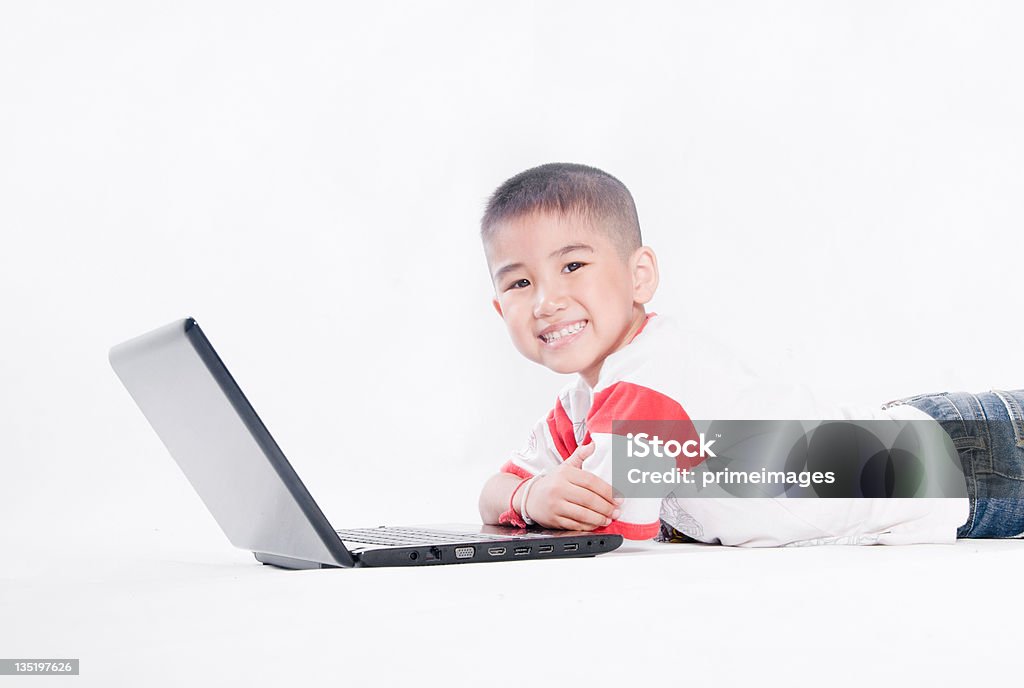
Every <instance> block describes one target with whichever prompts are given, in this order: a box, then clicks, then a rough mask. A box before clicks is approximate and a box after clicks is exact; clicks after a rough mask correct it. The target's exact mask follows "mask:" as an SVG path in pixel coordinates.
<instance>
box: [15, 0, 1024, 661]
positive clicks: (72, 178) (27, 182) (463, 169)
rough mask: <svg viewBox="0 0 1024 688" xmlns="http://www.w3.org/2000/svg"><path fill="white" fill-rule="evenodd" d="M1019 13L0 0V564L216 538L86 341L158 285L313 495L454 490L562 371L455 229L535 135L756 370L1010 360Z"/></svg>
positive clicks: (172, 315)
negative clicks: (502, 315) (622, 206)
mask: <svg viewBox="0 0 1024 688" xmlns="http://www.w3.org/2000/svg"><path fill="white" fill-rule="evenodd" d="M1022 30H1024V10H1022V8H1021V7H1020V6H1019V5H1018V4H1015V3H996V2H988V3H983V4H982V3H967V2H963V3H949V2H920V3H916V2H899V3H891V2H856V3H853V2H850V3H819V2H807V3H800V2H789V3H758V2H692V3H685V4H682V3H645V4H643V5H642V6H632V5H631V6H628V7H627V5H625V4H623V3H595V2H586V3H582V2H581V3H557V4H553V5H552V4H548V3H505V4H502V5H500V6H497V5H484V4H482V3H471V2H465V3H436V2H432V3H388V4H386V5H379V4H373V3H358V4H357V3H351V4H341V3H333V2H325V3H252V2H238V3H228V2H217V3H207V2H173V3H172V2H164V3H152V2H151V3H137V2H121V3H114V2H103V3H76V2H47V3H8V4H5V5H4V6H3V8H2V9H0V232H2V237H3V242H2V245H0V305H2V310H3V313H2V315H3V317H2V325H0V327H2V335H3V336H2V339H0V341H2V342H3V344H2V347H3V355H2V357H0V430H2V433H0V439H2V444H0V452H2V453H0V457H2V458H0V461H2V464H0V470H2V473H0V529H2V531H3V532H2V536H3V538H4V542H5V543H6V545H5V547H4V549H3V551H2V552H0V560H2V564H3V568H4V574H0V577H2V575H8V576H17V575H19V574H20V575H23V576H31V575H35V574H36V573H37V572H38V571H39V570H41V569H43V568H45V567H46V566H48V564H46V563H45V562H44V563H40V562H38V561H36V560H34V558H33V557H31V556H29V555H28V554H27V553H28V551H29V549H27V547H28V543H29V542H33V543H36V544H37V545H38V543H40V542H43V543H46V544H45V547H46V548H48V549H51V550H52V551H53V552H55V553H59V552H60V551H62V549H63V548H64V547H66V546H67V545H68V544H74V545H77V546H78V547H79V548H80V549H84V548H89V547H92V546H93V544H94V543H95V542H97V541H98V540H102V541H104V542H108V543H112V546H116V544H117V542H118V537H120V536H119V535H118V534H119V533H128V534H133V536H138V537H143V540H142V541H145V536H146V534H151V535H152V537H153V538H159V537H167V536H171V540H170V541H171V542H179V541H180V542H192V543H195V547H197V548H199V547H201V548H204V549H203V550H197V551H209V552H215V551H220V550H221V549H223V548H226V547H227V543H226V541H225V540H224V538H223V536H222V535H221V533H220V532H219V531H218V530H217V528H216V525H215V524H214V522H213V521H212V519H211V518H210V517H209V515H208V514H207V513H206V512H205V510H204V509H203V507H202V504H201V503H200V501H199V500H198V498H197V497H196V496H195V495H194V493H193V492H192V491H191V488H190V487H189V485H188V483H187V482H186V480H185V479H184V477H183V476H182V475H181V474H180V472H179V471H178V469H177V467H176V466H175V465H174V463H173V462H172V461H171V459H170V457H169V456H168V455H167V454H166V452H165V451H164V449H163V447H162V446H161V445H160V443H159V441H158V440H157V438H156V437H155V435H154V434H153V432H152V430H151V429H150V428H149V427H148V425H147V424H146V423H145V421H144V419H143V418H142V415H141V414H140V413H139V412H138V410H137V409H136V408H135V407H134V405H133V403H132V402H131V400H130V398H129V397H128V395H127V393H126V392H125V391H124V390H123V388H121V386H120V383H119V382H118V381H117V379H116V377H115V376H114V374H113V372H112V371H111V370H110V368H109V365H108V363H107V360H106V354H107V350H108V349H109V347H110V346H111V345H113V344H115V343H117V342H120V341H122V340H124V339H127V338H129V337H131V336H134V335H136V334H139V333H141V332H143V331H146V330H149V329H152V328H154V327H156V326H159V325H162V324H165V323H167V322H170V321H171V320H174V319H177V318H181V317H185V316H186V315H192V316H195V317H196V318H197V319H198V320H199V322H200V323H201V324H202V325H203V327H204V329H205V330H206V332H207V334H208V335H209V336H210V338H211V339H212V341H213V342H214V344H215V346H217V348H218V350H219V351H220V353H221V355H222V356H223V357H224V359H225V360H226V362H227V364H228V366H229V367H230V368H231V370H232V372H233V373H234V375H235V377H236V379H237V380H238V381H239V383H240V384H241V386H242V388H243V389H244V390H245V392H246V393H247V394H248V396H249V398H250V400H251V401H252V402H253V404H254V405H255V407H256V408H257V410H258V411H259V412H260V413H261V415H262V416H263V419H264V421H265V422H266V423H267V425H268V426H269V428H270V430H271V432H272V433H273V434H274V436H275V438H276V439H277V441H278V443H279V444H280V445H281V446H282V448H283V449H284V451H285V453H286V454H287V455H288V456H289V458H290V459H291V461H292V462H293V464H294V465H295V466H296V468H297V470H298V471H299V473H300V475H301V476H302V477H303V479H304V480H305V482H306V484H307V486H309V487H310V489H311V491H312V493H313V495H314V496H315V497H316V499H317V500H318V502H319V503H320V504H321V506H322V508H323V509H324V511H325V512H326V513H327V515H328V517H329V518H330V519H331V520H332V521H333V522H334V523H335V524H336V525H338V526H359V525H374V524H376V523H379V522H385V521H386V522H398V521H411V522H423V521H431V520H436V521H453V520H462V521H465V520H474V519H476V517H477V516H476V497H477V493H478V490H479V487H480V485H481V484H482V482H483V481H484V480H485V479H486V477H487V476H488V475H489V474H490V473H491V472H493V471H494V470H495V469H496V468H497V466H498V465H500V464H501V463H502V462H503V461H504V460H505V458H506V455H507V453H508V452H509V450H511V449H513V448H515V447H517V446H518V445H519V443H520V442H521V441H522V439H523V437H524V436H525V432H526V430H527V429H528V427H529V426H530V424H531V423H532V422H533V421H534V420H536V418H537V417H538V416H539V415H540V414H542V413H544V412H545V411H546V410H547V408H548V407H549V406H550V404H551V403H552V401H553V399H554V394H555V392H556V390H557V389H558V387H559V386H560V385H561V384H563V383H564V380H563V379H561V378H559V377H558V376H556V375H554V374H553V373H550V372H548V371H545V370H543V369H540V368H537V367H536V366H534V365H533V364H530V363H528V362H527V361H525V360H523V359H521V358H520V357H519V356H518V354H517V353H516V352H515V350H514V349H513V348H512V346H511V344H510V343H509V342H508V339H507V336H506V334H505V332H504V329H503V325H502V324H501V322H500V320H499V319H498V317H497V316H496V315H495V314H494V312H493V311H492V309H491V306H490V303H489V301H490V297H491V291H490V282H489V279H488V275H487V271H486V268H485V264H484V260H483V254H482V250H481V247H480V245H479V240H478V237H477V231H478V227H477V222H478V218H479V216H480V214H481V212H482V209H483V204H484V202H485V199H486V197H487V195H488V194H489V193H490V192H491V191H492V190H493V188H494V187H495V186H497V185H498V184H499V183H500V182H501V181H503V180H504V179H505V178H507V177H509V176H511V175H512V174H515V173H516V172H519V171H521V170H523V169H525V168H527V167H531V166H534V165H537V164H540V163H544V162H550V161H573V162H582V163H587V164H591V165H596V166H598V167H601V168H603V169H606V170H607V171H609V172H611V173H612V174H614V175H616V176H617V177H619V178H620V179H621V180H622V181H623V182H625V183H626V185H627V186H628V187H629V188H630V189H631V190H632V192H633V194H634V196H635V198H636V202H637V205H638V208H639V214H640V220H641V226H642V228H643V231H644V238H645V242H646V243H648V244H650V245H651V246H653V247H654V248H655V250H656V251H657V252H658V255H659V258H660V262H661V268H662V284H661V288H660V290H659V293H658V295H657V297H656V299H655V302H654V303H653V304H652V305H653V309H654V310H656V311H658V312H660V313H666V314H672V315H674V316H676V317H679V318H681V319H684V320H688V321H690V322H691V324H694V325H699V326H702V327H706V328H708V329H709V330H711V331H712V332H714V333H715V335H716V336H717V337H719V338H720V339H723V340H725V341H728V342H729V343H730V344H731V345H732V346H733V348H734V349H735V350H736V351H737V352H738V353H739V354H740V355H741V356H742V357H743V358H744V359H746V360H747V361H748V362H749V363H750V364H751V365H752V366H754V367H755V368H758V367H764V368H765V369H773V370H775V371H779V372H781V373H782V374H785V375H788V376H789V377H791V378H793V379H794V380H796V381H801V382H805V383H809V384H811V385H813V386H814V387H815V388H816V389H817V390H818V391H819V392H820V393H821V394H823V395H825V396H829V397H831V398H834V399H835V400H836V401H841V402H850V403H879V402H882V401H885V400H887V399H890V398H894V397H898V396H906V395H909V394H913V393H918V392H927V391H942V390H954V389H962V390H966V391H980V390H984V389H989V388H993V387H994V388H1020V387H1024V366H1022V364H1021V355H1020V351H1021V347H1020V343H1021V339H1022V336H1021V335H1022V334H1024V321H1022V319H1021V317H1020V308H1021V298H1020V284H1021V283H1020V268H1019V263H1020V257H1021V249H1022V248H1024V240H1022V239H1021V235H1020V228H1021V226H1022V224H1024V222H1022V221H1024V204H1022V202H1021V188H1022V182H1024V167H1022V165H1021V159H1022V154H1024V125H1022V122H1024V91H1022V90H1021V88H1020V84H1021V65H1024V43H1022V42H1021V40H1020V36H1021V35H1022ZM684 403H685V402H684ZM179 537H180V540H178V539H175V538H179ZM21 547H26V549H19V548H21ZM174 552H175V550H173V549H172V550H171V554H170V555H169V556H171V557H172V558H173V557H174V556H176V555H175V554H174ZM233 555H237V558H236V559H235V560H234V561H238V562H239V563H240V565H248V564H247V563H246V557H247V556H248V555H246V554H244V553H233ZM55 556H56V555H55ZM0 654H3V653H2V652H0Z"/></svg>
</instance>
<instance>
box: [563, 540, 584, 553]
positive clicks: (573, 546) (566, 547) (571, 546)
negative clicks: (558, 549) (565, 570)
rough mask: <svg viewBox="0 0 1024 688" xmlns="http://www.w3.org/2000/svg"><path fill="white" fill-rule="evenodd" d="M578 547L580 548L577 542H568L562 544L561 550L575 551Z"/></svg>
mask: <svg viewBox="0 0 1024 688" xmlns="http://www.w3.org/2000/svg"><path fill="white" fill-rule="evenodd" d="M579 548H580V546H579V544H577V543H575V542H570V543H569V544H568V545H562V551H563V552H575V551H576V550H578V549H579Z"/></svg>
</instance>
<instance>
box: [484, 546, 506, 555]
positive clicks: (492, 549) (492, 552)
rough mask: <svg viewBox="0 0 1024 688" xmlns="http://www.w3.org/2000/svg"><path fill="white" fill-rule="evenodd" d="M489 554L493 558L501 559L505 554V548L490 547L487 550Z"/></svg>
mask: <svg viewBox="0 0 1024 688" xmlns="http://www.w3.org/2000/svg"><path fill="white" fill-rule="evenodd" d="M487 553H488V554H490V555H491V556H492V557H500V556H501V555H502V554H504V553H505V548H504V547H490V548H488V549H487Z"/></svg>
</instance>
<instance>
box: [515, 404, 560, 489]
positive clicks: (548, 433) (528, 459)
mask: <svg viewBox="0 0 1024 688" xmlns="http://www.w3.org/2000/svg"><path fill="white" fill-rule="evenodd" d="M560 409H561V406H560V403H558V402H556V405H555V408H554V409H553V410H552V411H551V412H549V413H548V414H547V415H546V416H544V417H543V418H541V419H540V420H538V421H537V422H536V423H535V424H534V426H533V428H532V429H531V430H530V434H529V436H528V437H527V438H526V442H525V443H524V444H523V446H522V448H520V449H519V450H518V451H515V452H512V456H511V457H509V459H508V461H506V462H505V463H504V464H502V466H501V468H500V469H499V470H500V472H502V473H511V474H513V475H518V476H519V477H520V478H532V477H533V476H535V475H537V473H540V472H541V471H542V470H544V469H545V468H557V467H558V465H559V464H561V463H562V461H563V457H568V456H569V455H570V454H571V453H572V451H573V450H575V448H576V447H575V443H574V444H573V446H572V449H569V448H568V447H563V446H560V445H564V444H565V441H564V440H561V439H559V441H556V439H555V438H556V437H558V438H562V436H563V434H564V432H560V428H559V427H558V426H557V424H558V423H560V422H561V419H562V418H563V417H564V416H565V414H564V412H563V413H561V414H559V413H558V411H559V410H560ZM553 431H554V434H552V433H553ZM564 450H568V452H569V453H568V454H562V453H561V452H562V451H564Z"/></svg>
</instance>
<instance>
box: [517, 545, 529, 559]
mask: <svg viewBox="0 0 1024 688" xmlns="http://www.w3.org/2000/svg"><path fill="white" fill-rule="evenodd" d="M513 553H514V554H515V556H517V557H521V556H523V555H524V554H529V553H530V548H529V547H516V548H515V550H513Z"/></svg>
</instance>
